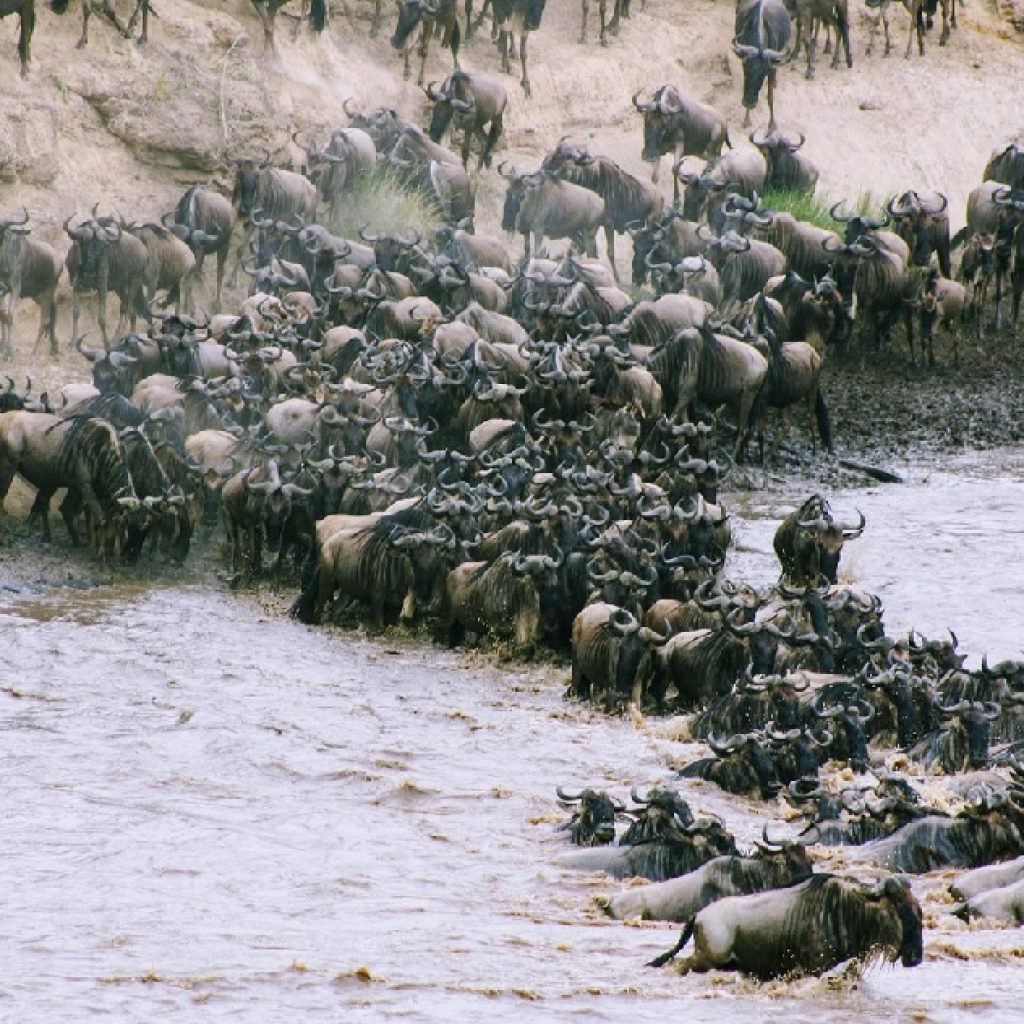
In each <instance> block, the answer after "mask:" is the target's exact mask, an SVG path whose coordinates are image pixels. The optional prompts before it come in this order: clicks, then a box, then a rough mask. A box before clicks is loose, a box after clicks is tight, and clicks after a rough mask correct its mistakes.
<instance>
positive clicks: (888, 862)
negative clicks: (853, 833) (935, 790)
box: [851, 808, 1021, 874]
mask: <svg viewBox="0 0 1024 1024" xmlns="http://www.w3.org/2000/svg"><path fill="white" fill-rule="evenodd" d="M1014 817H1016V818H1018V819H1019V811H1018V812H1014V813H1013V814H1012V815H1010V814H1006V813H1004V812H1003V810H1002V809H1000V808H991V809H989V810H988V811H983V812H980V813H979V812H975V811H973V810H972V811H965V812H962V813H961V814H959V815H957V816H956V817H955V818H947V817H942V816H938V815H929V816H927V817H924V818H919V819H918V820H917V821H912V822H910V823H908V824H907V825H904V826H903V828H901V829H899V831H897V832H894V833H893V834H892V835H891V836H888V837H886V838H885V839H877V840H875V841H874V842H872V843H868V844H866V845H865V846H861V847H859V848H858V849H857V850H856V851H855V853H854V854H851V855H852V856H855V857H856V858H857V859H858V860H863V861H868V862H870V863H873V864H880V865H882V866H883V867H886V868H888V869H889V870H890V871H908V872H911V873H912V874H922V873H924V872H926V871H934V870H935V869H936V868H948V867H961V868H975V867H980V866H981V865H982V864H991V863H992V862H993V861H996V860H1002V859H1005V858H1006V857H1010V856H1014V855H1016V854H1018V853H1019V852H1020V850H1021V833H1020V831H1019V829H1018V826H1017V824H1016V823H1015V821H1014V820H1013V819H1014Z"/></svg>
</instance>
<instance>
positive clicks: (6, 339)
mask: <svg viewBox="0 0 1024 1024" xmlns="http://www.w3.org/2000/svg"><path fill="white" fill-rule="evenodd" d="M13 337H14V294H13V293H12V292H8V293H7V294H6V295H4V296H3V297H2V298H0V356H2V357H3V358H4V359H13V358H14V342H13Z"/></svg>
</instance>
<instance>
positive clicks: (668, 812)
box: [621, 786, 693, 846]
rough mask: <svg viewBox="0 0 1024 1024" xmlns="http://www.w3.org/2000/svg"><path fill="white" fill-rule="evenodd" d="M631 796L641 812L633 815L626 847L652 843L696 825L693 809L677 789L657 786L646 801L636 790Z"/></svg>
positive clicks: (625, 834) (625, 835)
mask: <svg viewBox="0 0 1024 1024" xmlns="http://www.w3.org/2000/svg"><path fill="white" fill-rule="evenodd" d="M629 795H630V796H631V797H632V798H633V802H634V803H635V804H638V805H639V810H637V809H634V810H631V811H630V813H631V814H633V815H634V816H635V817H634V820H633V823H632V824H631V825H630V826H629V828H628V829H626V831H625V833H624V834H623V836H622V840H621V845H623V846H634V845H636V844H637V843H648V842H652V841H654V840H656V839H658V838H660V837H661V836H663V835H665V834H666V833H667V832H668V831H669V830H670V829H686V828H689V827H690V826H691V825H692V824H693V812H692V811H691V810H690V805H689V804H688V803H687V802H686V801H685V800H684V799H683V798H682V797H681V796H680V795H679V794H678V793H677V792H676V791H675V790H674V789H670V788H669V787H667V786H657V787H655V788H654V789H652V790H650V792H648V794H647V796H645V797H642V796H640V794H639V792H638V791H637V788H636V786H634V787H633V788H632V789H631V790H630V791H629Z"/></svg>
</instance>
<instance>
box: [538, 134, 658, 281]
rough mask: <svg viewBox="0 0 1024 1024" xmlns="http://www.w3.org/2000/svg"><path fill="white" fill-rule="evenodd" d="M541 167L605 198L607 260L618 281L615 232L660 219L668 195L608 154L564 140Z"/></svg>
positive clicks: (604, 221) (604, 223)
mask: <svg viewBox="0 0 1024 1024" xmlns="http://www.w3.org/2000/svg"><path fill="white" fill-rule="evenodd" d="M541 169H542V170H545V171H548V172H550V173H551V174H554V175H556V176H557V177H559V178H561V179H562V180H564V181H569V182H572V183H573V184H574V185H580V186H582V187H583V188H587V189H590V191H591V192H595V193H596V194H597V195H599V196H600V197H601V198H602V199H603V200H604V220H603V222H602V226H603V227H604V237H605V242H606V244H607V247H608V262H609V264H610V265H611V268H612V273H613V274H614V275H615V279H616V280H618V279H619V271H618V268H617V267H616V266H615V233H616V232H623V231H625V230H626V228H627V226H630V227H632V226H635V225H636V224H648V223H650V222H651V221H655V220H657V219H658V218H659V217H661V213H662V210H663V209H664V208H665V197H664V196H663V195H662V194H661V192H660V191H659V190H658V189H657V188H655V187H654V185H653V184H651V183H650V182H647V181H643V180H642V179H640V178H636V177H634V176H633V175H632V174H629V173H628V172H627V171H624V170H623V169H622V168H621V167H620V166H619V165H618V164H617V163H615V161H614V160H611V159H609V158H608V157H606V156H591V155H590V153H589V152H588V151H587V149H586V148H583V149H580V148H579V147H577V146H573V145H572V144H571V143H569V142H566V141H565V139H562V140H561V141H560V142H559V143H558V145H557V146H555V148H554V149H553V150H552V151H551V152H550V153H549V154H548V155H547V157H545V159H544V163H543V164H542V165H541Z"/></svg>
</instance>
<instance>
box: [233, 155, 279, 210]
mask: <svg viewBox="0 0 1024 1024" xmlns="http://www.w3.org/2000/svg"><path fill="white" fill-rule="evenodd" d="M232 163H233V164H234V165H235V183H234V186H233V187H232V190H231V203H232V205H233V206H234V207H235V209H236V210H237V211H238V215H239V216H240V217H242V218H243V219H245V218H247V217H248V216H249V214H250V213H252V211H253V208H254V207H255V206H256V196H257V193H258V192H259V185H260V173H261V172H262V171H263V170H265V169H266V168H267V167H269V166H270V154H269V153H267V154H266V156H265V157H264V158H263V159H262V160H259V159H257V158H255V157H248V156H246V157H236V158H235V159H234V160H232Z"/></svg>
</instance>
